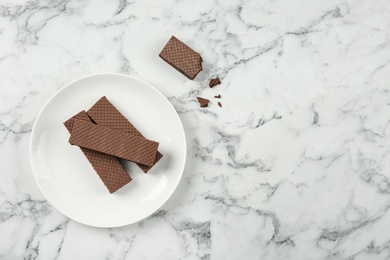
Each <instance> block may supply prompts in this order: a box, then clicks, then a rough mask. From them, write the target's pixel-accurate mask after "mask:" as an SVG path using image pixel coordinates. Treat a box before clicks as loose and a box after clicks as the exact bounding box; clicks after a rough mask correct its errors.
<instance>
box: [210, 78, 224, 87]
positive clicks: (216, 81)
mask: <svg viewBox="0 0 390 260" xmlns="http://www.w3.org/2000/svg"><path fill="white" fill-rule="evenodd" d="M219 84H221V81H220V80H219V78H215V79H212V80H210V83H209V86H210V88H213V87H215V86H216V85H219Z"/></svg>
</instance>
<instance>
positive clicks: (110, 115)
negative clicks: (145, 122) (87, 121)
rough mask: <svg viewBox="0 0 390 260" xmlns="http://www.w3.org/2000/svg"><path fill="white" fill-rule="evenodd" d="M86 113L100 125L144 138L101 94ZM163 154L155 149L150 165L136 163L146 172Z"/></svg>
mask: <svg viewBox="0 0 390 260" xmlns="http://www.w3.org/2000/svg"><path fill="white" fill-rule="evenodd" d="M87 114H88V116H89V117H90V118H92V120H93V121H94V122H95V123H96V124H98V125H102V126H106V127H109V128H112V129H116V130H118V131H121V132H124V133H128V134H131V135H135V136H140V137H142V138H145V137H144V136H143V135H142V134H141V132H140V131H138V130H137V129H136V128H135V127H134V126H133V125H132V124H131V123H130V122H129V120H127V119H126V117H124V116H123V115H122V113H121V112H119V111H118V109H116V107H114V105H113V104H111V102H110V101H108V99H107V98H106V97H105V96H103V97H102V98H100V99H99V100H98V101H97V102H96V103H95V104H94V105H93V106H92V107H91V108H90V109H89V110H88V111H87ZM162 157H163V155H162V154H161V153H160V152H158V151H157V153H156V158H155V160H154V163H153V165H152V166H148V165H144V164H140V163H137V165H138V166H139V167H140V168H141V169H142V170H143V171H144V172H145V173H146V172H148V171H149V170H150V169H151V168H152V167H153V166H154V165H155V164H156V163H157V162H158V161H159V160H160V159H161V158H162Z"/></svg>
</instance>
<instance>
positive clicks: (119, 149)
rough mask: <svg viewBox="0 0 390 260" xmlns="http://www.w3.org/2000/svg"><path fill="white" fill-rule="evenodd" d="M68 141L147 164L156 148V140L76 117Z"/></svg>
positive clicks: (152, 157) (153, 158)
mask: <svg viewBox="0 0 390 260" xmlns="http://www.w3.org/2000/svg"><path fill="white" fill-rule="evenodd" d="M69 142H70V143H71V144H73V145H77V146H80V147H85V148H88V149H91V150H95V151H98V152H102V153H106V154H109V155H113V156H115V157H119V158H122V159H125V160H129V161H133V162H137V163H141V164H145V165H148V166H152V165H153V163H154V161H155V158H156V153H157V148H158V143H157V142H154V141H151V140H148V139H145V138H142V137H139V136H134V135H131V134H127V133H123V132H120V131H118V130H114V129H111V128H108V127H105V126H100V125H95V124H94V123H92V122H86V121H82V120H78V119H75V120H74V123H73V129H72V133H71V135H70V139H69Z"/></svg>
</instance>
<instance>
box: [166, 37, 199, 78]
mask: <svg viewBox="0 0 390 260" xmlns="http://www.w3.org/2000/svg"><path fill="white" fill-rule="evenodd" d="M159 56H160V57H161V58H162V59H163V60H164V61H165V62H167V63H168V64H169V65H171V66H172V67H174V68H175V69H177V70H178V71H179V72H181V73H182V74H183V75H184V76H186V77H187V78H189V79H194V78H195V77H196V75H198V73H199V72H201V71H202V61H203V59H202V57H201V56H200V54H199V53H197V52H196V51H194V50H193V49H191V48H190V47H188V46H187V45H185V44H184V43H183V42H181V41H180V40H178V39H177V38H176V37H175V36H172V37H171V39H170V40H169V41H168V43H167V44H166V45H165V47H164V49H163V50H162V51H161V52H160V54H159Z"/></svg>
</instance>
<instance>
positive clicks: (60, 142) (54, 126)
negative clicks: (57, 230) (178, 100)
mask: <svg viewBox="0 0 390 260" xmlns="http://www.w3.org/2000/svg"><path fill="white" fill-rule="evenodd" d="M102 96H106V97H107V98H108V99H109V100H110V101H111V102H112V103H113V104H114V106H115V107H116V108H118V110H119V111H121V112H122V114H123V115H124V116H125V117H126V118H128V119H129V120H130V122H131V123H133V124H134V126H135V127H137V129H138V130H139V131H140V132H141V133H142V134H143V135H144V136H145V137H147V138H148V139H152V140H155V141H157V142H159V143H160V145H159V151H160V152H161V153H162V154H163V155H164V157H163V158H162V159H161V160H160V161H159V162H158V163H157V164H156V165H155V166H154V167H153V168H152V169H151V170H150V171H149V172H148V173H147V174H145V173H143V172H142V171H141V169H139V168H138V167H137V166H136V165H135V164H133V163H130V162H127V163H126V164H125V168H126V170H127V171H128V172H129V174H130V176H131V178H132V179H133V180H132V181H131V182H130V183H129V184H127V185H126V186H124V187H123V188H121V189H119V190H118V191H117V192H115V193H114V194H110V193H109V192H108V190H107V189H106V187H105V186H104V184H103V183H102V181H101V180H100V178H99V176H98V175H97V174H96V173H95V171H94V170H93V168H92V166H91V165H90V164H89V162H88V160H87V159H86V158H85V156H84V154H83V153H82V152H81V150H80V149H79V147H76V146H71V145H70V144H69V142H68V139H69V133H68V132H67V130H66V129H65V127H64V125H63V122H64V121H66V120H67V119H69V118H70V117H71V116H73V115H75V114H76V113H77V112H79V111H81V110H88V109H89V108H90V107H91V106H92V105H93V104H94V103H95V102H96V101H97V100H98V99H99V98H100V97H102ZM185 160H186V139H185V135H184V130H183V126H182V124H181V121H180V119H179V116H178V115H177V113H176V111H175V109H174V108H173V106H172V105H171V103H170V102H169V101H168V100H167V99H166V98H165V97H164V96H163V95H162V94H161V93H160V92H159V91H158V90H156V89H155V88H154V87H152V86H151V85H149V84H147V83H145V82H143V81H141V80H139V79H136V78H133V77H130V76H126V75H122V74H96V75H91V76H87V77H84V78H81V79H78V80H75V81H73V82H71V83H69V84H68V85H66V86H65V87H63V88H62V89H60V90H59V91H58V92H57V93H55V94H54V95H53V96H52V97H51V98H50V99H49V101H48V102H47V103H46V104H45V106H44V107H43V108H42V110H41V112H40V113H39V115H38V117H37V119H36V121H35V124H34V127H33V130H32V134H31V140H30V161H31V167H32V171H33V174H34V177H35V180H36V182H37V183H38V186H39V188H40V189H41V191H42V193H43V194H44V195H45V197H46V198H47V200H48V201H49V202H50V203H51V204H52V205H53V206H54V207H55V208H57V209H58V210H59V211H60V212H62V213H63V214H64V215H66V216H68V217H69V218H71V219H73V220H75V221H78V222H80V223H83V224H86V225H90V226H96V227H118V226H124V225H128V224H132V223H135V222H137V221H139V220H141V219H143V218H145V217H147V216H149V215H151V214H152V213H153V212H155V211H156V210H157V209H159V208H160V207H161V206H162V205H163V204H164V203H165V202H166V201H167V200H168V199H169V197H170V196H171V195H172V193H173V192H174V190H175V189H176V187H177V185H178V183H179V181H180V178H181V176H182V174H183V169H184V164H185Z"/></svg>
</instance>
